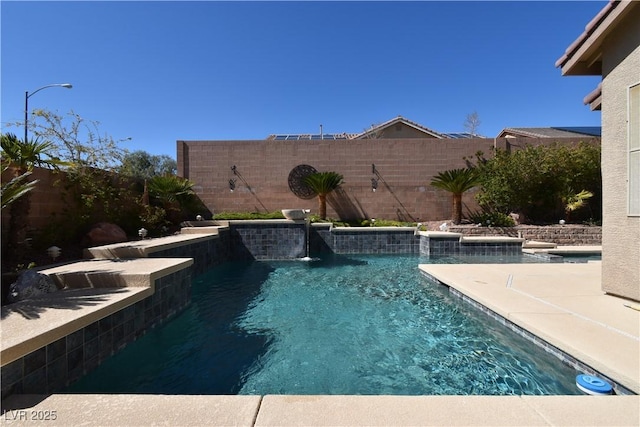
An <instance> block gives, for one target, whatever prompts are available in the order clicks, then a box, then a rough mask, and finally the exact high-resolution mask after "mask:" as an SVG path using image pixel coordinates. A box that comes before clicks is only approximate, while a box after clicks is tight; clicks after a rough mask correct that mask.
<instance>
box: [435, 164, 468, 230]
mask: <svg viewBox="0 0 640 427" xmlns="http://www.w3.org/2000/svg"><path fill="white" fill-rule="evenodd" d="M477 184H478V175H477V173H476V171H475V169H470V168H464V169H450V170H447V171H444V172H440V173H438V175H436V176H434V177H433V179H431V185H432V186H434V187H436V188H439V189H441V190H445V191H448V192H450V193H451V194H453V209H452V210H453V223H454V224H460V221H461V220H462V194H463V193H464V192H465V191H469V190H471V189H472V188H473V187H475V186H476V185H477Z"/></svg>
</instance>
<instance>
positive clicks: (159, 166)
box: [117, 150, 178, 179]
mask: <svg viewBox="0 0 640 427" xmlns="http://www.w3.org/2000/svg"><path fill="white" fill-rule="evenodd" d="M177 170H178V166H177V164H176V161H175V160H174V159H172V158H171V157H169V156H167V155H166V154H162V155H152V154H149V153H147V152H146V151H142V150H138V151H134V152H132V153H127V154H125V155H124V157H123V159H122V165H120V166H119V167H118V168H117V171H118V173H121V174H123V175H125V176H130V177H134V178H140V179H151V178H152V177H154V176H157V175H175V174H176V172H177Z"/></svg>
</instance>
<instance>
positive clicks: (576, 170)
mask: <svg viewBox="0 0 640 427" xmlns="http://www.w3.org/2000/svg"><path fill="white" fill-rule="evenodd" d="M476 157H477V162H476V165H475V168H476V169H477V171H478V179H479V182H480V187H481V192H480V193H479V194H478V195H477V196H476V199H477V201H478V203H479V205H480V206H481V207H482V208H483V211H485V212H500V213H503V214H509V213H510V212H515V213H518V214H520V216H521V217H523V218H524V219H525V221H527V222H530V223H550V222H551V223H553V222H556V221H557V220H558V219H562V218H564V216H565V203H563V198H566V195H567V194H568V193H570V192H580V191H582V190H586V191H590V192H591V193H593V195H594V196H593V197H592V198H590V199H589V200H588V201H587V203H585V207H584V208H583V209H581V210H580V211H579V212H578V213H576V214H575V215H574V216H573V217H572V219H573V220H576V221H579V220H583V219H584V218H595V219H598V218H601V216H602V180H601V175H600V147H599V146H594V145H591V144H585V143H580V144H577V145H574V146H567V145H559V144H554V145H551V146H543V145H541V146H537V147H533V146H526V147H525V148H523V149H521V150H516V151H513V152H509V151H507V150H501V149H498V150H495V152H494V156H493V157H492V158H491V159H485V158H484V156H483V155H482V153H478V154H477V155H476ZM580 215H583V217H582V218H581V217H580Z"/></svg>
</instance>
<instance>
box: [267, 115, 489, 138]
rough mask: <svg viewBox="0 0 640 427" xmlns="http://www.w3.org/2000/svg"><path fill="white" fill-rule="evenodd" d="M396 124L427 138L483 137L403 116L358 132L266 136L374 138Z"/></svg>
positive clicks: (271, 136)
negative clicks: (436, 127) (437, 128)
mask: <svg viewBox="0 0 640 427" xmlns="http://www.w3.org/2000/svg"><path fill="white" fill-rule="evenodd" d="M398 124H403V125H405V126H408V127H410V128H412V129H415V130H417V131H419V132H421V133H423V134H425V136H426V137H429V138H437V139H463V138H483V137H482V136H481V135H472V134H470V133H468V132H452V133H440V132H436V131H434V130H433V129H429V128H427V127H425V126H422V125H421V124H419V123H416V122H414V121H411V120H409V119H407V118H405V117H402V116H398V117H395V118H393V119H391V120H388V121H386V122H384V123H381V124H379V125H372V126H371V128H369V129H367V130H365V131H364V132H360V133H346V132H344V133H318V134H273V135H269V136H268V137H267V139H268V140H276V141H286V140H289V141H291V140H324V139H333V140H336V139H368V138H376V137H377V136H378V135H380V134H381V133H382V132H384V130H385V129H387V128H389V127H391V126H396V125H398Z"/></svg>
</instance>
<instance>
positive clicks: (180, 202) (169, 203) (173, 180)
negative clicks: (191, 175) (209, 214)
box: [147, 175, 196, 223]
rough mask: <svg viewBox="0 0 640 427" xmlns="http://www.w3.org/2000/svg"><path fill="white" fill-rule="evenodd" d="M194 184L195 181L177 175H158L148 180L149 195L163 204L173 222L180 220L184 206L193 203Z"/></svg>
mask: <svg viewBox="0 0 640 427" xmlns="http://www.w3.org/2000/svg"><path fill="white" fill-rule="evenodd" d="M194 185H195V184H194V183H193V181H190V180H188V179H184V178H180V177H178V176H176V175H156V176H154V177H152V178H151V179H149V180H148V181H147V187H148V191H149V195H150V196H151V197H153V198H154V199H156V200H158V201H159V202H160V203H161V204H162V207H163V208H164V210H165V211H166V212H167V215H168V217H169V220H170V221H171V222H173V223H178V222H180V220H181V218H180V215H181V208H182V207H189V206H191V205H193V203H194V200H193V199H194V198H195V194H196V193H195V191H193V186H194Z"/></svg>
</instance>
